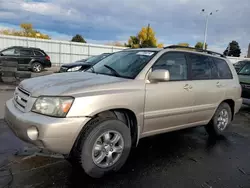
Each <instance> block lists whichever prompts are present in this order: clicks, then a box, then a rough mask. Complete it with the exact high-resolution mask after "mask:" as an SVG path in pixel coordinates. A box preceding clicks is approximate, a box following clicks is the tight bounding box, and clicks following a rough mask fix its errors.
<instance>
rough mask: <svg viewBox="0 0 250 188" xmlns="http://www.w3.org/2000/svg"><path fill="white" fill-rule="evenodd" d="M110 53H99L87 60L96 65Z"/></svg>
mask: <svg viewBox="0 0 250 188" xmlns="http://www.w3.org/2000/svg"><path fill="white" fill-rule="evenodd" d="M108 55H109V54H101V55H97V56H92V57H90V58H88V59H87V60H86V62H87V63H90V64H92V65H94V64H96V63H98V62H99V61H100V60H102V59H103V58H105V57H106V56H108Z"/></svg>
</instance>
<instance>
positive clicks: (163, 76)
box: [148, 69, 170, 82]
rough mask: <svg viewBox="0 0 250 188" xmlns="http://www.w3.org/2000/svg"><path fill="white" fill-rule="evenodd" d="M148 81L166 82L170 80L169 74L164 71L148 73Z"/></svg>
mask: <svg viewBox="0 0 250 188" xmlns="http://www.w3.org/2000/svg"><path fill="white" fill-rule="evenodd" d="M148 79H149V81H153V82H167V81H169V80H170V73H169V71H168V70H164V69H158V70H154V71H152V72H151V73H149V75H148Z"/></svg>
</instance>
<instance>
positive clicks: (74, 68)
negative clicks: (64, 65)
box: [68, 66, 82, 72]
mask: <svg viewBox="0 0 250 188" xmlns="http://www.w3.org/2000/svg"><path fill="white" fill-rule="evenodd" d="M81 68H82V66H77V67H73V68H69V69H68V72H74V71H78V70H80V69H81Z"/></svg>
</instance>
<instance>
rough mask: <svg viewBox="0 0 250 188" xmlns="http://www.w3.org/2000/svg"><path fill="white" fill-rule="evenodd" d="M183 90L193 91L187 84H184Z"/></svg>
mask: <svg viewBox="0 0 250 188" xmlns="http://www.w3.org/2000/svg"><path fill="white" fill-rule="evenodd" d="M183 88H184V89H186V90H191V89H193V86H191V85H189V84H185V85H184V87H183Z"/></svg>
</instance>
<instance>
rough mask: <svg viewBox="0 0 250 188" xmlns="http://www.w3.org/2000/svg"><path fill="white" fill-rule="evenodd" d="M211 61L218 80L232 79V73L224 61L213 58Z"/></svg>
mask: <svg viewBox="0 0 250 188" xmlns="http://www.w3.org/2000/svg"><path fill="white" fill-rule="evenodd" d="M213 61H214V63H215V66H216V68H217V71H218V76H219V79H233V75H232V72H231V70H230V68H229V66H228V64H227V62H226V61H225V60H223V59H219V58H213Z"/></svg>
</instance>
